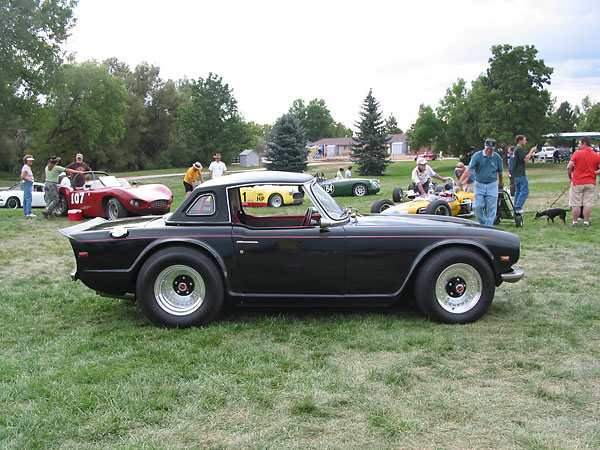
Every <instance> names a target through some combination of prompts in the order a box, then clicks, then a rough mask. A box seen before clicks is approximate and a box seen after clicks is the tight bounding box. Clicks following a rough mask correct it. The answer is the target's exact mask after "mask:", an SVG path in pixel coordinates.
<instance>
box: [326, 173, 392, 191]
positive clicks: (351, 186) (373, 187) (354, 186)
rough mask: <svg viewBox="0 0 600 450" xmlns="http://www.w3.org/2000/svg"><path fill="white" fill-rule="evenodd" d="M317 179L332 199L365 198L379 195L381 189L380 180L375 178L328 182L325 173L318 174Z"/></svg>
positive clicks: (337, 179) (343, 179) (338, 179)
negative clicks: (369, 195) (370, 195)
mask: <svg viewBox="0 0 600 450" xmlns="http://www.w3.org/2000/svg"><path fill="white" fill-rule="evenodd" d="M315 178H316V179H317V181H318V182H319V184H320V185H321V186H322V187H323V189H325V191H326V192H327V193H328V194H329V195H331V196H332V197H349V196H354V197H363V196H365V195H368V194H377V193H378V192H379V190H380V189H381V184H380V183H379V180H376V179H374V178H331V179H329V180H327V179H326V178H325V175H324V174H323V172H317V173H316V174H315Z"/></svg>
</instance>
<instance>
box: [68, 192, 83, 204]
mask: <svg viewBox="0 0 600 450" xmlns="http://www.w3.org/2000/svg"><path fill="white" fill-rule="evenodd" d="M84 195H85V194H84V193H83V192H72V193H71V204H72V205H79V204H80V203H83V197H84Z"/></svg>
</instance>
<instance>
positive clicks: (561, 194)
mask: <svg viewBox="0 0 600 450" xmlns="http://www.w3.org/2000/svg"><path fill="white" fill-rule="evenodd" d="M570 187H571V185H570V184H569V186H567V187H566V188H565V190H564V191H562V192H561V193H560V195H559V196H558V197H556V200H554V201H553V202H552V203H551V204H550V206H548V208H547V209H550V208H552V205H554V204H555V203H556V202H557V201H558V199H559V198H561V197H562V196H563V194H564V193H565V192H567V189H569V188H570Z"/></svg>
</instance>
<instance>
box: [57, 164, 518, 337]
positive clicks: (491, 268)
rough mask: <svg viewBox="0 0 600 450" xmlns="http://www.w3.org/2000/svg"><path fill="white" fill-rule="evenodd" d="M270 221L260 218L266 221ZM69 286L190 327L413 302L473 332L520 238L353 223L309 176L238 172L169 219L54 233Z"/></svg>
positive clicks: (421, 224) (357, 218) (463, 226)
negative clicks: (263, 191) (246, 198)
mask: <svg viewBox="0 0 600 450" xmlns="http://www.w3.org/2000/svg"><path fill="white" fill-rule="evenodd" d="M264 184H269V185H280V186H300V187H301V191H302V192H304V193H305V194H306V200H305V202H307V203H309V206H308V207H303V206H293V207H290V208H286V209H285V210H282V211H281V212H282V213H281V214H277V215H268V212H269V210H268V209H261V208H255V210H257V211H258V212H257V213H253V214H250V213H249V212H248V211H247V209H244V207H243V205H242V199H241V190H242V189H244V188H246V187H248V186H256V185H264ZM262 212H264V213H265V214H264V215H262V214H261V213H262ZM60 231H61V233H62V234H64V235H65V236H67V237H68V239H69V241H70V243H71V246H72V248H73V252H74V255H75V261H76V269H75V270H74V271H73V272H72V278H73V279H74V280H81V281H82V282H83V283H84V284H85V285H86V286H88V287H89V288H91V289H93V290H95V291H98V292H99V293H102V295H105V296H110V297H119V298H127V297H129V298H137V301H138V303H139V306H140V308H141V309H142V311H143V312H144V313H145V314H146V316H147V317H148V319H149V320H151V321H152V322H154V323H155V324H158V325H161V326H168V327H189V326H196V325H203V324H207V323H209V322H210V321H212V320H214V319H215V318H216V317H217V316H218V314H219V312H220V311H221V309H222V308H223V305H224V302H225V301H229V302H232V303H237V304H239V305H246V306H247V305H253V304H268V305H312V306H315V305H351V304H352V305H354V304H367V305H387V304H390V303H392V302H394V301H396V300H397V299H398V298H400V297H401V296H403V295H407V296H409V297H411V298H412V297H414V298H415V299H416V302H417V305H418V306H419V308H420V309H421V310H422V311H423V313H424V314H425V315H427V316H428V317H430V318H432V319H433V320H436V321H440V322H448V323H465V322H473V321H475V320H477V319H478V318H480V317H481V316H482V315H483V314H484V313H485V312H486V311H487V309H488V308H489V306H490V304H491V302H492V299H493V297H494V292H495V288H496V286H499V285H500V284H501V283H502V282H503V281H506V282H516V281H518V280H519V279H521V277H522V276H523V271H522V270H520V269H518V268H517V267H516V266H515V264H516V262H517V261H518V259H519V254H520V240H519V236H518V235H516V234H514V233H510V232H508V231H503V230H499V229H495V228H492V227H483V226H480V225H478V224H477V223H475V222H473V221H471V220H466V219H460V218H455V217H442V216H433V215H431V216H424V215H382V214H367V215H362V214H357V213H356V212H355V211H354V210H352V209H351V208H345V209H344V208H342V207H340V205H338V203H336V201H335V200H334V199H333V198H332V197H331V196H330V195H329V194H328V193H327V192H326V191H325V189H323V188H322V187H321V185H320V183H319V182H318V181H317V180H316V179H315V178H313V177H312V176H310V175H307V174H298V173H287V172H276V171H266V172H245V173H239V174H233V175H228V176H226V177H220V178H217V179H213V180H210V181H207V182H205V183H203V184H201V185H200V186H198V187H197V188H196V189H194V191H193V192H192V194H191V195H190V196H189V197H188V198H187V199H185V200H184V201H183V203H182V204H181V205H180V206H179V208H177V210H176V211H175V212H174V213H172V214H167V215H164V216H161V217H154V218H152V217H141V218H129V219H120V220H113V221H107V220H105V219H102V218H96V219H93V220H90V221H88V222H86V223H82V224H78V225H75V226H72V227H69V228H64V229H62V230H60Z"/></svg>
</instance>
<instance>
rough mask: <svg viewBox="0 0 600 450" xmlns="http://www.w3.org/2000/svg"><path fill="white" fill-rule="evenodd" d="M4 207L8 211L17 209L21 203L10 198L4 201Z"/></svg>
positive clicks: (15, 198) (16, 199)
mask: <svg viewBox="0 0 600 450" xmlns="http://www.w3.org/2000/svg"><path fill="white" fill-rule="evenodd" d="M5 206H6V207H7V208H8V209H17V208H19V207H20V206H21V202H20V201H19V199H18V198H17V197H11V198H9V199H8V200H6V205H5Z"/></svg>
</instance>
